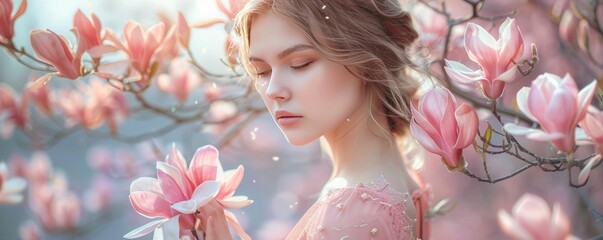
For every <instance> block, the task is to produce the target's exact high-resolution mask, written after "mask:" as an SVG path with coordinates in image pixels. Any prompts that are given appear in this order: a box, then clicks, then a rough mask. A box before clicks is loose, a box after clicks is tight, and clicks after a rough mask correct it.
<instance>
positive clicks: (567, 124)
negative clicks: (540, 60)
mask: <svg viewBox="0 0 603 240" xmlns="http://www.w3.org/2000/svg"><path fill="white" fill-rule="evenodd" d="M595 87H596V81H593V82H592V83H591V84H589V85H588V86H586V87H585V88H584V89H582V90H581V91H580V92H578V87H577V86H576V82H575V81H574V79H573V78H572V76H570V75H569V74H566V75H565V77H563V79H562V78H561V77H559V76H557V75H554V74H550V73H545V74H542V75H540V76H538V78H536V80H534V81H533V82H532V86H531V87H524V88H522V89H521V90H519V92H517V105H518V107H519V110H520V111H521V112H522V113H524V114H525V115H526V116H527V117H528V118H530V119H531V120H533V121H535V122H537V123H539V124H540V126H541V128H542V130H538V129H532V128H527V127H523V126H519V125H516V124H513V123H507V124H505V126H504V129H505V131H507V132H508V133H510V134H518V135H527V138H528V139H532V140H537V141H552V143H553V145H554V146H555V147H557V149H559V150H560V151H562V152H565V153H570V152H573V151H574V147H575V146H576V134H575V133H576V126H577V125H578V122H580V121H581V120H582V119H583V118H584V116H585V115H586V111H587V109H588V106H589V105H590V102H591V100H592V98H593V95H594V93H595ZM560 109H563V114H559V110H560Z"/></svg>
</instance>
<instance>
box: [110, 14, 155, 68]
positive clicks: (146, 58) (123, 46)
mask: <svg viewBox="0 0 603 240" xmlns="http://www.w3.org/2000/svg"><path fill="white" fill-rule="evenodd" d="M165 36H166V27H165V24H164V23H158V24H156V25H153V26H152V27H151V28H149V29H148V30H146V31H144V30H143V29H142V26H140V24H138V23H137V22H134V21H128V23H126V26H125V27H124V30H123V38H124V42H123V43H122V42H121V41H120V40H119V39H118V38H117V36H116V35H115V33H113V32H112V31H110V30H107V31H106V37H107V39H109V40H110V41H112V42H113V44H115V47H117V48H118V49H120V50H123V51H124V52H126V53H127V54H128V56H129V58H130V60H131V63H132V66H133V68H134V69H135V70H136V71H138V72H139V73H140V74H146V73H147V72H148V71H149V65H150V63H151V61H152V60H153V59H154V57H155V53H156V52H157V50H158V49H159V48H160V46H161V44H162V43H163V42H164V38H165Z"/></svg>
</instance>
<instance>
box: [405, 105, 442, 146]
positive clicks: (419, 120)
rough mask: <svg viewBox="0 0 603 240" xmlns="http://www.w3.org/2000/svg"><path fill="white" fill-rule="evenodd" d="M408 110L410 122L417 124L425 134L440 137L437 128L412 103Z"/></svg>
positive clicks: (432, 137)
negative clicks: (410, 114)
mask: <svg viewBox="0 0 603 240" xmlns="http://www.w3.org/2000/svg"><path fill="white" fill-rule="evenodd" d="M410 110H411V113H412V119H411V121H412V122H414V123H415V124H418V126H419V127H420V128H421V129H423V131H425V132H426V133H427V136H429V137H430V138H431V139H438V138H440V133H439V132H438V130H436V129H435V127H434V126H433V125H432V124H431V123H430V122H429V121H428V120H427V119H426V118H425V117H424V116H423V114H422V113H420V112H419V110H417V108H416V107H415V106H414V104H413V105H411V106H410Z"/></svg>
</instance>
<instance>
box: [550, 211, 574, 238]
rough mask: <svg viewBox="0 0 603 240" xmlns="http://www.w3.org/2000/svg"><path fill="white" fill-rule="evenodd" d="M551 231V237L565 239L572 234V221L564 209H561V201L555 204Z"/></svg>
mask: <svg viewBox="0 0 603 240" xmlns="http://www.w3.org/2000/svg"><path fill="white" fill-rule="evenodd" d="M550 231H551V233H550V234H551V236H549V237H550V239H565V238H566V237H567V236H570V234H571V232H570V231H571V229H570V222H569V220H568V218H567V216H566V215H565V213H564V212H563V210H561V205H559V203H555V205H553V213H552V214H551V226H550Z"/></svg>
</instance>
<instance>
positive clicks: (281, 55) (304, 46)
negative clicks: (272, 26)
mask: <svg viewBox="0 0 603 240" xmlns="http://www.w3.org/2000/svg"><path fill="white" fill-rule="evenodd" d="M306 49H314V47H312V46H310V45H307V44H303V43H300V44H296V45H293V46H291V47H289V48H287V49H285V50H283V51H281V52H280V53H279V54H278V55H277V57H278V59H283V58H285V57H287V56H289V55H291V54H292V53H294V52H298V51H303V50H306ZM249 61H250V62H253V61H261V62H265V61H264V60H263V59H261V58H258V57H253V56H251V57H249Z"/></svg>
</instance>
